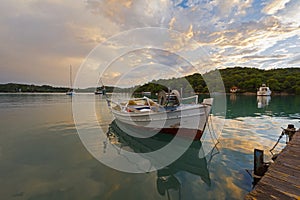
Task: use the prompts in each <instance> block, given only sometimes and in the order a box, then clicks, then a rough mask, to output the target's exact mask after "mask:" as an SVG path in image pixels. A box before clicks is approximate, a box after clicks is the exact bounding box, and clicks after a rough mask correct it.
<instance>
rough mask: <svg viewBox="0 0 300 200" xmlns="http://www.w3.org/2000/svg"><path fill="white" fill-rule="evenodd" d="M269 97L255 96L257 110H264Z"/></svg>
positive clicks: (269, 99)
mask: <svg viewBox="0 0 300 200" xmlns="http://www.w3.org/2000/svg"><path fill="white" fill-rule="evenodd" d="M270 101H271V96H257V108H264V107H266V106H268V105H269V103H270Z"/></svg>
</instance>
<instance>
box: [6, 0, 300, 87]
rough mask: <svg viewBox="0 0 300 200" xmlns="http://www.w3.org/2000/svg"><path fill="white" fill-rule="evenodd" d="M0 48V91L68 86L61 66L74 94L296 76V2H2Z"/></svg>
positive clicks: (299, 47)
mask: <svg viewBox="0 0 300 200" xmlns="http://www.w3.org/2000/svg"><path fill="white" fill-rule="evenodd" d="M0 42H1V46H0V70H1V71H0V72H1V73H0V83H8V82H18V83H33V84H50V85H54V86H68V85H69V66H70V65H72V69H73V76H74V77H73V80H74V79H75V77H77V78H76V80H77V83H78V85H80V86H92V85H95V84H96V83H97V81H98V79H99V76H101V77H102V81H103V82H104V84H107V85H118V84H120V85H134V84H141V83H143V82H147V81H149V80H152V79H159V78H164V77H166V78H169V77H178V76H183V75H188V74H192V73H195V72H198V73H204V72H206V71H209V70H213V69H220V68H226V67H234V66H244V67H256V68H260V69H273V68H287V67H299V66H300V1H299V0H231V1H229V0H228V1H225V0H201V1H195V0H85V1H78V0H75V1H74V0H4V1H1V7H0ZM83 79H85V80H83ZM76 80H75V81H76ZM78 80H79V81H78Z"/></svg>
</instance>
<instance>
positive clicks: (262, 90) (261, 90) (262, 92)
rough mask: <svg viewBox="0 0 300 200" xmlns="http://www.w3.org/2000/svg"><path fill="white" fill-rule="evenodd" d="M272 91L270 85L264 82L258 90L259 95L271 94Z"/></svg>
mask: <svg viewBox="0 0 300 200" xmlns="http://www.w3.org/2000/svg"><path fill="white" fill-rule="evenodd" d="M271 93H272V91H271V90H270V88H269V87H267V86H266V84H262V86H261V87H259V89H258V91H257V96H270V95H271Z"/></svg>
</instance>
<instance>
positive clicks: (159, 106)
mask: <svg viewBox="0 0 300 200" xmlns="http://www.w3.org/2000/svg"><path fill="white" fill-rule="evenodd" d="M193 99H194V100H193ZM188 101H189V102H188ZM212 103H213V98H207V99H204V100H203V102H202V103H198V96H197V95H195V96H192V97H188V98H181V97H180V94H179V92H178V91H177V90H172V91H171V92H169V93H168V94H167V93H166V92H165V91H161V92H160V93H159V94H158V99H157V102H155V101H154V100H152V99H150V98H148V97H146V96H144V97H142V98H132V99H127V100H122V99H121V100H112V99H110V100H109V106H110V109H111V111H112V113H113V115H114V117H115V119H116V120H117V121H118V122H119V124H121V125H124V128H127V127H129V128H131V129H132V128H133V129H137V130H144V129H147V130H151V131H153V132H154V133H168V134H173V135H175V134H178V135H179V136H183V137H188V138H192V139H194V140H199V139H201V136H202V134H203V132H204V129H205V126H206V123H207V120H208V117H209V114H210V111H211V107H212ZM140 132H141V134H140V135H138V137H149V135H143V133H142V132H143V131H140Z"/></svg>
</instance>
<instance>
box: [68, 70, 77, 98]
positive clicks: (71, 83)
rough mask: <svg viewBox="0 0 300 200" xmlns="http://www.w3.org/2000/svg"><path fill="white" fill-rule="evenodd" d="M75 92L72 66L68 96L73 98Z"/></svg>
mask: <svg viewBox="0 0 300 200" xmlns="http://www.w3.org/2000/svg"><path fill="white" fill-rule="evenodd" d="M74 94H75V91H74V89H73V81H72V65H70V89H69V90H68V91H67V93H66V95H70V96H73V95H74Z"/></svg>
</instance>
